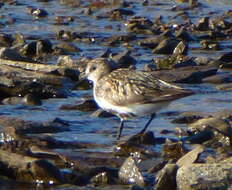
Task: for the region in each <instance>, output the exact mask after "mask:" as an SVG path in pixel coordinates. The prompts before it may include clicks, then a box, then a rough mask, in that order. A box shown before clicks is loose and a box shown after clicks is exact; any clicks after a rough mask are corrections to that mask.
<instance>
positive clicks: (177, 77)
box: [152, 66, 217, 83]
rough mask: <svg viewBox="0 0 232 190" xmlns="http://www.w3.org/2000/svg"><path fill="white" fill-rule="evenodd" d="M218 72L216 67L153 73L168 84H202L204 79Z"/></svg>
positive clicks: (182, 68)
mask: <svg viewBox="0 0 232 190" xmlns="http://www.w3.org/2000/svg"><path fill="white" fill-rule="evenodd" d="M216 72H217V68H216V67H214V66H193V67H191V66H189V67H180V68H176V69H172V70H162V71H153V72H152V74H153V75H154V76H155V77H158V78H160V79H161V80H164V81H167V82H176V83H201V82H202V79H203V78H205V77H208V76H211V75H214V74H215V73H216Z"/></svg>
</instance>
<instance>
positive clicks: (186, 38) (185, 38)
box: [176, 28, 195, 42]
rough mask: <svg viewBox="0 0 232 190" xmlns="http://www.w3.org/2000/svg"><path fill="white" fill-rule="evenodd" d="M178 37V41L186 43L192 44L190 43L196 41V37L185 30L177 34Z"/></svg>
mask: <svg viewBox="0 0 232 190" xmlns="http://www.w3.org/2000/svg"><path fill="white" fill-rule="evenodd" d="M176 37H177V38H178V39H181V40H183V41H185V42H190V41H194V40H195V39H194V37H193V36H191V35H190V34H189V33H188V32H187V31H186V30H185V29H184V28H182V29H180V30H178V31H177V32H176Z"/></svg>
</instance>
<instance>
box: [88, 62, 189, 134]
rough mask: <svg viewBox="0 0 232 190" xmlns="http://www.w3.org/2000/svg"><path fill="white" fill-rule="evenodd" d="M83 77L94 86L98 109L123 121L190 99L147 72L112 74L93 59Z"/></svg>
mask: <svg viewBox="0 0 232 190" xmlns="http://www.w3.org/2000/svg"><path fill="white" fill-rule="evenodd" d="M85 74H86V75H87V77H88V79H89V80H92V81H93V83H94V98H95V100H96V102H97V103H98V105H99V106H100V107H102V108H103V109H105V110H106V111H109V112H112V113H114V114H115V115H117V116H118V117H120V118H121V121H122V122H121V126H120V132H119V137H120V135H121V130H122V128H123V120H124V119H128V118H130V117H132V116H142V115H146V114H151V115H152V117H151V119H150V120H149V122H148V124H147V125H146V126H145V128H144V129H143V132H144V131H145V129H146V128H147V126H148V125H149V123H150V122H151V120H152V119H153V117H154V113H155V112H156V111H157V110H159V109H161V108H162V107H164V106H165V105H167V104H168V103H170V102H171V101H172V100H175V99H178V98H181V97H184V96H188V95H191V94H192V92H191V91H188V90H185V89H183V88H180V87H178V86H175V85H172V84H169V83H166V82H164V81H162V80H160V79H157V78H156V77H154V76H153V75H152V73H150V72H143V71H136V70H132V69H117V70H112V62H111V61H109V60H108V59H105V58H97V59H95V60H93V61H90V62H89V63H88V65H87V68H86V71H85Z"/></svg>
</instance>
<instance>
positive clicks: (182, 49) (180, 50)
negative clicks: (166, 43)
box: [173, 41, 188, 55]
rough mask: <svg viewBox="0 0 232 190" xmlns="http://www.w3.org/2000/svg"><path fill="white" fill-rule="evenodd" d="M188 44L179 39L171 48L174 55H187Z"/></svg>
mask: <svg viewBox="0 0 232 190" xmlns="http://www.w3.org/2000/svg"><path fill="white" fill-rule="evenodd" d="M187 51H188V46H187V44H185V43H184V42H183V41H181V42H180V43H179V44H178V45H177V46H176V47H175V49H174V50H173V54H174V55H187Z"/></svg>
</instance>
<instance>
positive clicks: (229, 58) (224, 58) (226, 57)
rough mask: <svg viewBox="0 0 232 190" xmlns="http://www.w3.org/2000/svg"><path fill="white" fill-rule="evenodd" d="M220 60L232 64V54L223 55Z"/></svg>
mask: <svg viewBox="0 0 232 190" xmlns="http://www.w3.org/2000/svg"><path fill="white" fill-rule="evenodd" d="M218 60H219V61H222V62H226V63H228V62H232V52H227V53H224V54H222V55H221V56H219V58H218Z"/></svg>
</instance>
